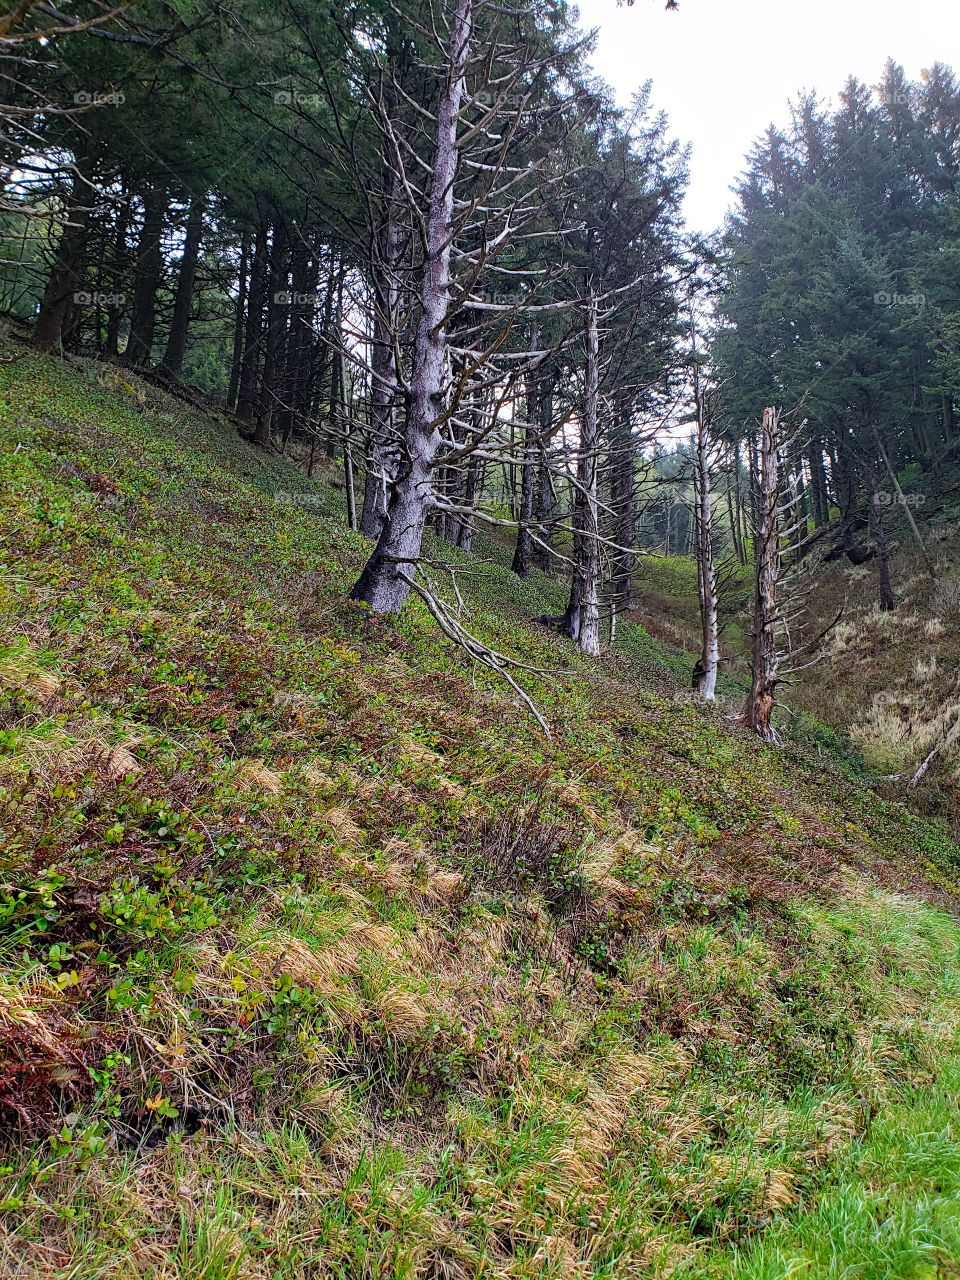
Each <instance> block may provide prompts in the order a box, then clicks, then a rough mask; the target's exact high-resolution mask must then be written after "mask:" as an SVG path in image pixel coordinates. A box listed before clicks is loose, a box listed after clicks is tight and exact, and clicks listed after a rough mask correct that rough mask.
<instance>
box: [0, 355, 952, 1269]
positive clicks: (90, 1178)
mask: <svg viewBox="0 0 960 1280" xmlns="http://www.w3.org/2000/svg"><path fill="white" fill-rule="evenodd" d="M17 354H18V355H19V354H20V353H19V352H17ZM0 380H2V382H0V388H2V399H0V431H2V445H0V447H2V458H3V488H2V506H0V556H2V563H0V628H2V629H0V644H2V648H0V688H2V695H0V697H2V701H0V806H2V808H0V842H2V848H3V853H2V876H0V881H2V884H0V925H2V961H3V963H2V977H0V1055H2V1056H0V1112H2V1122H3V1138H4V1150H3V1153H2V1156H0V1163H2V1170H0V1174H2V1186H0V1197H2V1201H3V1207H4V1210H5V1213H4V1216H3V1224H2V1228H0V1231H2V1236H0V1273H2V1274H3V1275H5V1276H16V1277H54V1276H56V1277H64V1278H65V1277H68V1276H69V1277H71V1280H93V1278H94V1277H98V1278H99V1277H118V1278H119V1277H123V1278H124V1280H127V1278H129V1277H141V1276H142V1277H148V1276H160V1277H165V1278H170V1280H172V1278H173V1277H177V1278H179V1280H201V1278H202V1280H226V1278H227V1277H230V1278H234V1277H236V1278H237V1280H239V1278H241V1277H243V1278H250V1280H261V1278H263V1280H266V1278H267V1277H271V1278H274V1277H290V1278H292V1277H300V1278H304V1280H305V1278H306V1277H326V1276H330V1277H344V1278H347V1277H349V1278H351V1280H352V1278H354V1277H393V1276H397V1277H428V1278H430V1280H441V1278H445V1280H449V1278H460V1277H463V1278H467V1277H471V1278H472V1277H494V1276H496V1277H538V1278H539V1277H557V1278H560V1277H598V1278H599V1277H641V1276H642V1277H648V1276H659V1275H663V1276H666V1275H673V1276H738V1277H757V1278H758V1280H759V1277H774V1276H787V1275H811V1276H817V1277H821V1276H837V1277H840V1276H844V1277H849V1276H859V1277H880V1276H884V1277H886V1276H903V1277H921V1276H924V1277H931V1278H932V1277H933V1276H935V1275H938V1274H943V1275H946V1274H951V1273H950V1272H949V1270H948V1268H949V1266H950V1265H951V1263H952V1261H953V1260H955V1259H956V1258H957V1257H960V1155H958V1146H957V1141H958V1137H960V1116H958V1114H957V1109H956V1105H955V1095H956V1090H957V1087H958V1085H960V921H958V919H957V917H956V909H955V908H956V901H957V897H956V894H957V876H958V868H960V849H958V848H957V846H956V845H955V844H954V843H953V842H952V841H951V839H950V837H949V835H948V833H947V829H946V827H945V826H942V825H938V823H937V822H936V821H934V820H929V819H926V818H922V817H919V816H917V815H915V814H913V813H911V812H909V811H907V810H906V809H904V808H902V807H901V806H900V805H899V804H897V803H895V802H894V801H893V800H891V799H884V798H882V797H880V796H879V795H878V794H877V793H876V792H875V791H873V790H871V789H869V788H868V787H867V786H866V784H865V783H864V781H863V778H862V776H861V773H862V771H860V770H859V769H858V767H856V765H855V763H854V762H853V761H854V757H853V756H851V755H850V754H849V753H848V752H847V751H846V749H845V748H844V747H843V744H842V743H841V742H840V740H839V739H838V738H837V736H836V735H835V734H831V733H830V732H829V731H827V730H826V729H822V728H821V727H820V726H819V725H817V723H816V722H814V721H812V720H808V721H807V722H805V723H806V728H805V731H804V733H803V734H798V735H797V740H796V741H793V742H791V743H788V744H787V745H786V747H785V748H784V749H783V750H782V751H775V750H773V749H771V748H768V747H765V746H763V745H761V744H760V743H759V742H758V741H757V740H755V739H753V738H751V737H749V736H747V735H746V734H744V733H742V732H741V731H740V730H738V729H737V728H736V726H735V725H733V724H732V723H731V720H730V718H729V710H730V708H729V707H728V706H726V705H724V704H723V702H722V700H721V705H720V706H719V707H718V708H717V709H716V710H705V709H704V708H703V707H700V706H696V705H694V704H693V702H692V701H691V699H690V698H689V696H688V695H687V693H686V684H687V683H688V680H687V677H686V669H685V667H684V662H685V660H684V659H683V658H682V657H680V656H678V654H677V653H676V652H673V651H668V650H665V649H663V648H661V646H660V645H659V644H658V643H657V642H656V641H655V640H653V639H651V637H650V636H649V635H648V634H647V633H646V632H644V631H642V630H641V629H640V628H639V627H638V626H636V625H630V624H622V626H621V631H620V638H619V642H618V647H617V648H616V649H615V650H612V651H610V650H608V651H607V652H606V653H605V654H604V656H603V659H602V661H601V662H600V663H599V664H597V663H595V662H589V661H588V660H587V659H585V658H583V657H581V656H580V655H579V654H578V653H577V652H576V650H575V649H574V648H573V646H571V645H569V644H568V643H567V642H564V641H561V640H560V639H559V638H557V637H555V636H554V635H552V634H551V633H550V632H549V631H548V630H546V629H545V628H543V627H539V626H537V625H536V624H535V623H532V622H531V621H530V619H531V618H532V617H534V616H536V615H538V614H543V613H550V612H556V611H557V604H558V595H559V596H562V594H563V587H562V586H560V585H557V584H554V583H553V582H552V581H550V580H549V579H547V578H545V577H543V576H537V575H534V576H533V578H532V579H531V581H530V582H528V583H522V582H520V581H519V580H518V579H516V578H515V577H514V576H512V575H511V574H510V572H509V571H508V569H507V566H506V563H505V561H504V556H503V553H502V551H501V550H500V549H499V548H498V547H497V546H496V545H495V544H492V543H491V544H485V545H483V546H482V547H481V548H480V552H479V554H478V555H477V556H476V557H474V558H471V557H468V556H466V555H465V554H460V556H459V558H458V559H455V563H456V565H457V575H456V576H457V584H458V587H459V590H460V591H461V593H462V597H463V601H464V608H465V610H469V621H468V622H467V625H468V626H469V628H470V629H471V630H473V631H475V632H476V633H477V634H478V635H480V636H482V637H483V638H484V639H485V640H486V641H488V642H490V643H492V644H493V645H495V646H496V647H497V648H498V649H500V650H501V651H503V652H506V653H509V654H510V655H511V656H512V657H513V658H515V659H517V660H519V661H520V662H522V663H524V664H526V666H527V667H531V668H537V669H538V670H542V671H546V672H548V673H549V674H545V675H544V674H535V673H534V672H532V671H523V670H517V671H516V679H517V680H518V682H519V683H520V684H521V685H522V686H523V687H524V688H525V689H526V690H527V691H528V692H529V694H530V695H531V696H532V697H533V699H534V700H535V702H536V705H537V706H538V707H539V708H540V710H541V712H542V713H543V714H544V715H545V716H546V718H547V719H548V720H549V722H550V724H551V727H552V740H548V739H547V738H546V737H545V736H544V735H543V734H542V733H541V732H540V730H539V729H538V727H537V725H536V723H535V721H534V720H533V718H532V717H531V716H530V715H529V713H528V712H527V710H526V709H525V708H524V707H523V706H522V705H521V704H520V703H519V701H518V699H517V698H516V696H515V695H514V693H513V692H512V691H511V690H510V688H509V687H508V686H507V685H506V684H505V683H504V682H503V681H502V680H500V679H499V678H498V677H497V676H496V675H495V674H493V673H492V672H490V671H489V670H487V669H485V668H484V669H473V668H472V666H471V664H470V663H469V661H468V660H467V659H466V657H465V655H464V654H463V652H462V651H461V650H459V649H458V648H457V647H455V646H454V645H452V644H451V643H449V642H448V641H447V640H445V639H444V638H443V637H442V636H441V635H440V634H439V632H438V630H437V628H436V626H435V624H434V622H433V621H432V619H431V618H430V616H429V615H428V613H427V611H426V609H425V607H423V606H422V605H421V604H420V602H419V601H418V600H414V599H412V600H411V601H410V603H409V605H408V607H407V608H406V609H405V610H404V612H403V614H402V615H401V617H400V618H399V620H396V621H389V620H384V619H383V618H377V617H375V616H373V615H372V614H370V613H369V611H368V610H367V609H366V608H365V607H362V606H358V605H354V604H351V603H350V602H349V601H348V600H347V599H346V594H347V593H346V587H347V586H348V584H349V583H350V581H351V580H352V579H353V578H354V577H355V575H356V574H357V572H358V571H359V568H360V567H361V565H362V563H363V561H364V559H365V556H366V554H367V544H365V543H364V541H363V539H361V538H360V537H359V536H358V535H355V534H352V533H350V532H348V531H347V530H346V528H345V524H344V522H343V519H342V513H341V510H340V502H341V497H340V495H339V494H338V493H337V492H336V491H335V490H333V489H331V488H329V487H325V486H324V485H323V484H320V483H314V482H312V481H309V480H307V479H306V478H305V477H304V475H303V474H302V472H301V471H299V470H297V469H296V468H295V467H294V466H293V465H292V464H290V463H288V462H286V461H284V460H282V459H280V458H278V457H276V456H275V455H274V454H272V453H269V452H267V451H265V450H254V449H252V448H251V447H250V446H248V445H246V444H244V443H243V442H241V441H240V440H239V439H238V437H237V434H236V431H235V429H234V428H233V427H231V426H229V425H228V424H227V423H226V422H225V421H221V420H219V419H216V418H214V417H210V416H205V415H204V414H202V413H201V412H199V411H197V410H194V409H188V408H185V407H184V406H183V405H182V404H181V403H179V402H177V401H176V400H174V399H172V398H169V397H167V396H165V395H162V394H161V393H159V392H156V391H154V390H153V389H151V388H150V387H149V386H148V385H147V384H146V383H144V382H142V381H140V380H139V379H138V378H137V377H136V376H135V375H133V374H131V373H129V372H126V371H122V372H121V371H119V370H117V369H116V368H115V367H114V366H112V365H109V364H97V363H94V362H87V361H83V360H74V361H72V362H71V363H70V364H63V363H61V362H58V361H54V360H52V359H48V358H43V357H28V358H23V359H18V360H17V361H16V362H13V363H7V364H4V365H2V366H0ZM453 555H455V553H450V552H449V551H445V557H446V558H451V556H453ZM427 572H428V574H430V575H432V576H433V577H434V578H435V581H436V584H437V587H438V589H439V590H440V591H442V593H443V594H444V595H445V596H446V597H447V598H448V599H449V600H451V601H452V600H453V599H454V598H455V597H454V591H453V587H452V584H451V582H450V578H449V575H446V576H445V575H443V574H442V573H441V572H440V571H439V570H431V569H430V568H429V567H428V568H427ZM645 572H648V570H646V569H645ZM649 572H653V570H650V571H649ZM663 590H664V594H669V583H665V584H664V586H663Z"/></svg>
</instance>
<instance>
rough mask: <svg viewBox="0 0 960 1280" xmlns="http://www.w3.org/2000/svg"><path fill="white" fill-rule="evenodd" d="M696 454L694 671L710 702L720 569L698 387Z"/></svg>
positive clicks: (716, 662) (716, 661)
mask: <svg viewBox="0 0 960 1280" xmlns="http://www.w3.org/2000/svg"><path fill="white" fill-rule="evenodd" d="M694 444H695V456H694V473H693V494H694V531H695V538H696V552H697V589H698V594H699V597H700V633H701V644H700V659H699V661H698V662H697V664H696V666H695V667H694V671H693V687H694V689H695V690H696V692H697V693H698V694H699V695H700V696H701V698H703V699H704V700H705V701H706V702H712V701H713V699H714V697H715V696H716V689H717V672H718V670H719V667H720V626H719V621H718V613H719V609H718V604H717V573H716V568H715V565H714V562H713V508H712V505H711V501H710V436H709V430H708V426H707V413H706V404H705V402H704V397H703V393H702V392H701V391H700V390H699V388H698V389H697V427H696V438H695V441H694Z"/></svg>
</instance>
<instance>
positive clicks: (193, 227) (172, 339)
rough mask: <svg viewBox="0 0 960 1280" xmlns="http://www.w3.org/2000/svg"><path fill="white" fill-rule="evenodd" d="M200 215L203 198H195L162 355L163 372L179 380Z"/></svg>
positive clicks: (184, 351)
mask: <svg viewBox="0 0 960 1280" xmlns="http://www.w3.org/2000/svg"><path fill="white" fill-rule="evenodd" d="M203 212H204V200H203V198H202V197H198V196H195V197H194V198H193V200H192V201H191V202H190V215H189V217H188V219H187V234H186V238H185V239H184V242H183V256H182V258H181V259H180V275H179V278H178V279H177V293H176V297H175V298H174V302H173V317H172V319H171V321H170V335H169V337H168V339H167V349H166V351H165V352H164V355H163V368H164V370H165V371H166V372H167V373H169V374H170V375H171V377H174V378H179V377H180V371H181V369H182V368H183V357H184V355H185V354H186V351H187V331H188V330H189V327H190V312H191V309H192V307H193V290H194V285H195V283H196V279H197V263H198V261H199V259H200V241H201V238H202V236H203Z"/></svg>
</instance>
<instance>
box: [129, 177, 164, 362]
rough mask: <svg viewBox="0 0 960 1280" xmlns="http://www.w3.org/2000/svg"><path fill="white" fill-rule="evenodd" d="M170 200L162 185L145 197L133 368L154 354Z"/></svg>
mask: <svg viewBox="0 0 960 1280" xmlns="http://www.w3.org/2000/svg"><path fill="white" fill-rule="evenodd" d="M168 203H169V197H168V195H167V192H166V191H165V190H164V188H163V187H162V186H152V187H150V188H148V190H147V193H146V195H145V196H144V209H143V229H142V230H141V232H140V239H139V240H138V242H137V254H136V261H135V273H136V276H135V278H136V283H135V285H134V289H133V311H132V314H131V316H130V336H129V338H128V339H127V349H126V351H125V352H124V361H125V362H126V363H127V364H129V365H132V366H133V367H134V368H142V367H144V366H146V365H148V364H149V363H150V357H151V355H152V353H153V338H154V334H155V332H156V328H157V290H158V289H159V288H160V277H161V274H162V272H163V253H162V246H161V241H162V238H163V219H164V215H165V213H166V211H167V204H168Z"/></svg>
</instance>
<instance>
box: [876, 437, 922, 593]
mask: <svg viewBox="0 0 960 1280" xmlns="http://www.w3.org/2000/svg"><path fill="white" fill-rule="evenodd" d="M877 448H878V449H879V450H880V457H881V458H882V459H883V463H884V466H885V467H886V468H887V474H888V475H889V477H890V483H891V484H892V485H893V489H894V492H895V493H896V495H897V502H898V503H899V505H900V506H901V507H902V508H903V513H904V515H905V516H906V517H907V523H908V524H909V525H910V532H911V533H912V534H913V539H914V541H915V542H916V544H917V546H918V547H919V548H920V554H921V556H922V557H923V563H924V564H925V565H926V569H927V573H928V574H929V575H930V581H931V582H936V580H937V573H936V570H935V569H934V567H933V561H932V560H931V559H930V552H929V551H928V550H927V546H926V543H925V542H924V540H923V538H922V537H921V536H920V530H919V529H918V528H917V522H916V520H914V518H913V511H912V510H911V508H910V503H909V502H908V501H907V499H906V495H905V494H904V492H903V490H902V489H901V488H900V481H899V480H898V479H897V473H896V472H895V471H894V469H893V467H892V466H891V465H890V458H889V456H888V454H887V451H886V449H885V448H884V446H883V441H882V440H881V439H880V437H879V435H878V436H877Z"/></svg>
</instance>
